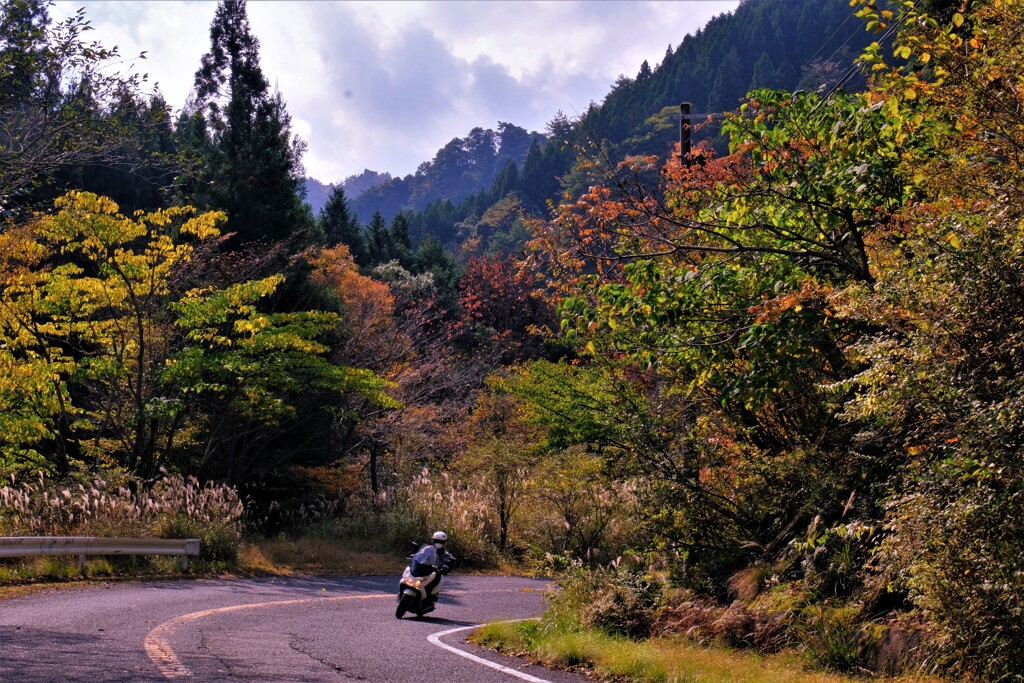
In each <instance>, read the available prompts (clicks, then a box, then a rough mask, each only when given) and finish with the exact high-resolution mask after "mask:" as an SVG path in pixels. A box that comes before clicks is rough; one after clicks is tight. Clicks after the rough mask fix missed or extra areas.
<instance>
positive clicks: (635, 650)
mask: <svg viewBox="0 0 1024 683" xmlns="http://www.w3.org/2000/svg"><path fill="white" fill-rule="evenodd" d="M470 640H471V641H472V642H474V643H475V644H477V645H480V646H482V647H489V648H492V649H495V650H498V651H500V652H503V653H506V654H511V655H516V656H521V657H526V658H528V659H531V660H532V661H534V662H537V663H539V664H543V665H545V666H548V667H552V668H559V669H571V670H581V671H586V672H588V673H591V674H593V675H595V676H596V677H598V679H603V680H613V681H629V682H631V683H632V682H637V683H640V682H648V681H650V682H658V683H662V682H664V683H852V682H854V681H861V682H863V681H864V680H867V679H865V678H863V677H858V678H853V677H850V676H844V675H841V674H833V673H827V672H820V671H811V670H809V669H808V668H807V665H806V660H805V659H804V658H803V657H802V656H801V655H800V653H799V652H795V651H790V652H783V653H779V654H775V655H758V654H756V653H752V652H746V651H741V650H734V649H729V648H720V647H705V646H702V645H695V644H693V643H691V642H688V641H686V640H685V639H681V638H680V639H662V638H659V639H652V640H646V641H632V640H629V639H625V638H618V637H612V636H609V635H606V634H604V633H602V632H599V631H593V630H582V631H564V630H560V629H557V628H545V626H544V625H543V624H542V622H540V621H522V622H514V623H496V624H489V625H487V626H485V627H483V628H481V629H480V630H478V631H476V632H475V633H474V634H473V635H472V636H471V637H470ZM873 680H881V679H873ZM884 680H887V681H890V682H891V683H940V681H939V679H935V678H929V677H906V676H904V677H900V678H889V679H884Z"/></svg>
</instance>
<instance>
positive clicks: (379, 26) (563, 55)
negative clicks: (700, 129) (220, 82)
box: [51, 0, 739, 182]
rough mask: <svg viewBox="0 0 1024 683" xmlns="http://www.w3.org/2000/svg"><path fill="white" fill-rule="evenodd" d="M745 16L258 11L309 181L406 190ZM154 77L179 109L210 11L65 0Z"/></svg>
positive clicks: (707, 6)
mask: <svg viewBox="0 0 1024 683" xmlns="http://www.w3.org/2000/svg"><path fill="white" fill-rule="evenodd" d="M738 4H739V1H738V0H674V1H669V2H665V1H660V0H653V1H646V2H641V1H615V0H582V1H580V0H576V1H572V0H554V1H548V2H529V1H527V0H514V1H511V2H499V1H496V0H489V1H487V2H473V1H469V0H463V1H461V2H393V1H390V2H357V1H355V0H351V1H346V2H332V1H330V0H288V1H284V0H279V1H265V0H250V2H249V6H248V8H249V21H250V24H251V27H252V30H253V32H254V33H255V34H256V35H257V36H258V37H259V40H260V59H261V65H262V67H263V71H264V73H265V74H266V76H267V78H268V79H269V80H270V82H271V83H272V84H276V86H277V87H278V88H279V89H280V91H281V92H282V93H283V95H284V98H285V100H286V101H287V103H288V111H289V112H290V113H291V115H292V122H293V127H294V129H295V131H296V132H297V133H298V134H299V135H300V136H301V137H302V138H303V139H305V140H306V141H307V142H308V143H309V151H308V152H307V154H306V157H305V160H304V161H305V166H306V171H307V173H308V174H309V175H311V176H313V177H315V178H317V179H319V180H321V181H324V182H337V181H340V180H342V179H344V178H345V177H347V176H349V175H353V174H357V173H359V172H361V171H362V170H363V169H364V168H370V169H373V170H375V171H380V172H385V171H387V172H389V173H391V174H392V175H405V174H407V173H411V172H413V171H415V169H416V166H417V165H419V163H420V162H422V161H426V160H429V159H431V158H432V157H433V156H434V153H435V152H436V151H437V150H438V149H439V148H440V147H442V146H443V145H444V144H445V143H447V142H448V141H449V140H451V139H452V138H454V137H464V136H465V135H466V133H468V132H469V131H470V129H471V128H473V127H474V126H481V127H484V128H495V127H496V126H497V124H498V121H508V122H510V123H514V124H516V125H519V126H522V127H524V128H527V129H529V130H539V131H542V130H543V129H544V125H545V124H546V123H547V122H548V121H550V120H551V119H552V117H553V116H554V115H555V113H556V112H558V111H559V110H561V111H563V112H564V113H565V114H566V115H567V116H569V117H570V118H572V117H573V116H574V115H575V114H576V113H577V112H582V111H583V110H584V109H586V107H587V105H588V103H589V102H590V101H592V100H593V101H597V102H600V101H601V100H602V99H603V98H604V96H605V95H606V94H607V92H608V90H609V88H610V86H611V85H612V83H613V82H614V81H615V78H616V77H617V76H618V75H619V74H626V75H628V76H635V75H636V72H637V70H638V69H639V67H640V63H641V62H642V61H643V60H644V59H646V60H648V61H649V62H650V64H651V66H652V67H653V66H654V65H656V64H657V63H659V62H660V61H661V59H662V58H663V57H664V55H665V49H666V48H667V47H668V46H669V44H671V45H673V46H677V45H678V44H679V43H680V42H681V41H682V39H683V38H684V37H685V36H686V35H687V34H688V33H693V32H694V31H696V30H697V29H698V28H700V27H701V26H704V25H705V24H706V23H707V22H708V20H710V19H711V18H712V17H714V16H716V15H718V14H722V13H723V12H730V11H732V10H733V9H735V7H736V6H737V5H738ZM79 7H85V10H86V16H87V17H88V18H89V19H90V20H91V22H92V26H93V28H94V29H95V30H94V32H93V33H92V34H91V35H92V37H93V38H95V39H97V40H99V41H100V42H102V43H103V44H104V45H106V46H111V45H117V46H119V47H120V50H121V54H123V55H136V54H138V53H139V52H141V51H143V50H145V51H146V52H147V59H146V60H144V61H137V62H135V63H134V64H129V65H125V67H126V68H133V69H136V70H137V71H139V72H143V73H148V74H149V83H150V84H154V83H155V84H157V85H158V87H159V88H160V91H161V92H162V93H163V95H164V97H165V98H166V99H167V100H168V102H169V103H170V104H171V105H172V107H174V108H175V109H177V108H180V107H181V106H182V105H183V104H184V103H185V100H186V98H187V97H188V93H189V91H190V90H191V87H192V80H193V76H194V74H195V71H196V69H197V68H198V66H199V59H200V57H201V56H202V54H203V53H204V52H206V51H207V50H208V49H209V26H210V21H211V20H212V19H213V14H214V11H215V9H216V4H215V3H214V2H212V1H207V0H191V1H184V0H157V1H150V2H140V1H134V2H124V1H122V0H59V1H58V2H57V5H56V6H55V7H54V8H53V10H52V13H51V14H52V16H53V18H54V19H60V18H62V17H64V16H67V15H69V14H71V13H73V12H74V11H75V10H77V9H78V8H79Z"/></svg>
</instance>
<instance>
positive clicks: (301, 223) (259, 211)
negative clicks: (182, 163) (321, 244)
mask: <svg viewBox="0 0 1024 683" xmlns="http://www.w3.org/2000/svg"><path fill="white" fill-rule="evenodd" d="M269 88H270V86H269V83H268V82H267V79H266V77H265V76H264V75H263V71H262V69H261V68H260V64H259V40H257V38H256V37H255V36H254V35H253V34H252V32H251V31H250V28H249V18H248V15H247V12H246V4H245V0H222V2H221V3H220V4H219V5H218V6H217V12H216V14H215V15H214V18H213V22H212V23H211V25H210V51H209V52H207V53H206V54H205V55H203V57H202V61H201V65H200V67H199V70H198V71H196V79H195V102H196V103H197V104H198V105H199V107H200V108H201V109H204V110H205V116H206V119H207V122H208V126H209V129H210V131H211V138H212V142H213V144H212V146H211V147H210V149H209V150H208V153H207V155H206V159H205V161H206V166H207V168H206V169H205V172H204V174H203V176H204V177H203V178H202V181H203V184H204V185H205V186H206V187H207V188H209V189H208V192H209V204H208V207H209V208H215V209H222V210H224V211H225V212H227V214H228V219H229V223H228V225H229V228H230V229H232V230H234V231H235V232H237V233H238V234H239V236H240V239H241V241H243V242H245V241H251V240H255V239H259V238H263V237H268V238H271V239H283V238H286V237H288V236H290V235H292V234H294V233H296V232H299V231H305V230H308V229H309V228H310V227H312V226H311V225H310V216H309V212H308V211H306V210H304V209H303V205H302V196H301V188H302V187H303V185H302V178H303V175H304V174H303V169H302V163H301V158H302V152H303V151H304V149H305V145H304V143H303V142H302V141H300V140H298V139H297V138H294V137H293V136H292V133H291V117H290V116H289V115H288V112H287V110H286V109H285V103H284V99H283V98H282V97H281V94H280V93H274V94H271V93H270V89H269ZM200 199H201V198H200Z"/></svg>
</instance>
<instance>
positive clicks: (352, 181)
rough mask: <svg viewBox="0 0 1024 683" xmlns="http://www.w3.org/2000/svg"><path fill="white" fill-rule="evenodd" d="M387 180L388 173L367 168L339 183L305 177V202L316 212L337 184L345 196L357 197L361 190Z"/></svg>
mask: <svg viewBox="0 0 1024 683" xmlns="http://www.w3.org/2000/svg"><path fill="white" fill-rule="evenodd" d="M389 180H391V174H390V173H378V172H377V171H371V170H370V169H368V168H367V169H363V172H362V173H360V174H358V175H350V176H349V177H347V178H345V179H344V180H343V181H341V182H340V183H322V182H320V181H319V180H317V179H316V178H312V177H307V178H306V179H305V188H306V203H307V204H309V206H310V208H312V209H313V213H314V214H318V213H320V209H322V208H323V206H324V204H326V203H327V199H328V197H330V196H331V192H332V191H333V190H334V188H335V187H338V186H339V185H340V186H341V187H342V189H344V190H345V194H346V195H347V196H349V197H358V196H359V195H361V194H362V193H363V192H366V191H367V190H369V189H371V188H373V187H376V186H377V185H382V184H384V183H386V182H388V181H389Z"/></svg>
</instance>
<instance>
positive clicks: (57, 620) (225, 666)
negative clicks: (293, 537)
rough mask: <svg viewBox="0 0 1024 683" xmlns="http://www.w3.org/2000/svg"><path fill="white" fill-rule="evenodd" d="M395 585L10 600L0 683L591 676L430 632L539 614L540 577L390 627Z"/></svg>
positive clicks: (185, 586)
mask: <svg viewBox="0 0 1024 683" xmlns="http://www.w3.org/2000/svg"><path fill="white" fill-rule="evenodd" d="M397 583H398V581H397V577H344V578H294V577H293V578H277V579H271V578H261V579H231V580H219V579H218V580H199V581H176V582H160V583H131V584H106V585H92V586H85V587H75V588H58V589H53V590H47V591H43V592H39V593H35V594H32V595H27V596H23V597H17V598H10V599H7V600H3V601H0V680H5V681H6V680H10V681H15V680H16V681H23V682H25V683H34V682H42V681H55V680H63V681H110V682H113V681H125V682H127V681H164V680H177V679H184V678H190V679H192V680H199V681H275V682H279V681H309V682H313V681H352V680H358V681H389V682H390V681H393V682H395V683H402V682H404V681H408V682H410V683H411V682H413V681H417V682H426V683H429V682H431V681H438V682H440V681H444V682H445V683H450V682H451V681H475V682H479V683H490V682H495V683H498V682H504V683H511V682H515V681H519V680H534V681H536V680H537V679H540V680H546V681H552V682H553V683H563V682H564V683H568V682H569V681H584V680H587V679H586V678H585V677H583V676H580V675H575V674H570V673H565V672H554V671H549V670H546V669H543V668H540V667H536V666H530V665H527V664H526V662H524V661H520V660H515V659H511V658H506V657H501V656H499V655H495V654H493V653H490V652H482V651H480V650H478V649H476V648H474V647H473V646H472V645H469V644H467V643H464V642H462V639H463V637H464V636H465V634H466V632H467V631H465V630H459V631H454V632H452V633H448V634H447V635H440V637H438V636H439V634H443V633H444V632H446V631H452V630H453V629H460V628H462V627H466V626H472V625H475V624H480V623H484V622H487V621H493V620H500V619H521V618H525V617H530V616H535V615H537V614H539V613H540V611H541V610H542V609H543V593H544V591H545V590H546V589H547V587H548V584H547V583H546V582H544V581H538V580H532V579H523V578H510V577H493V576H452V577H450V578H449V579H448V581H447V583H446V590H445V592H444V594H443V596H442V599H441V602H440V604H439V605H438V608H437V610H436V611H435V612H434V613H433V614H431V615H430V616H429V617H427V618H425V619H415V618H408V617H407V618H405V619H402V620H400V621H399V620H397V619H395V605H396V602H397V601H396V590H397ZM431 617H433V618H431ZM431 636H433V638H431ZM428 638H429V639H430V640H428ZM446 645H447V646H449V647H450V646H454V647H456V648H458V649H459V650H461V651H464V652H466V653H472V654H474V655H476V657H477V658H484V659H486V660H488V661H490V662H492V663H494V665H495V666H494V667H489V666H487V665H486V664H485V663H482V662H480V661H479V659H472V658H467V657H464V656H461V655H459V654H457V653H454V652H452V651H451V650H450V649H447V648H445V647H444V646H446ZM500 667H506V669H505V670H502V669H500ZM510 670H511V671H510ZM517 674H518V675H517Z"/></svg>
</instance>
